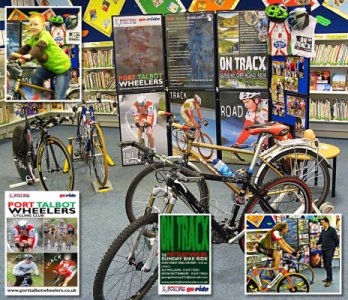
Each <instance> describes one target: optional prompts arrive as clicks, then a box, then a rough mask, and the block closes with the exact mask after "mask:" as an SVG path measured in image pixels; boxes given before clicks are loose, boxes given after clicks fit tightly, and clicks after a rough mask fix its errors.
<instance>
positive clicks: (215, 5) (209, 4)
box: [189, 0, 240, 12]
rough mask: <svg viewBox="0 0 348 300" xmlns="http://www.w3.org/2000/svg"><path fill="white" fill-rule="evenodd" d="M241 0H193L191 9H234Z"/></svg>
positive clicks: (194, 10)
mask: <svg viewBox="0 0 348 300" xmlns="http://www.w3.org/2000/svg"><path fill="white" fill-rule="evenodd" d="M239 1H240V0H193V1H192V3H191V5H190V8H189V11H190V12H197V11H218V10H234V9H235V8H236V6H237V5H238V3H239Z"/></svg>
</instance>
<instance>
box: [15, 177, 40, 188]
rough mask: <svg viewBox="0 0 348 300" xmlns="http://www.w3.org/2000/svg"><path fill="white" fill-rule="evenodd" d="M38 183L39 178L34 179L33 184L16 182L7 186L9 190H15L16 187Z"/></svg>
mask: <svg viewBox="0 0 348 300" xmlns="http://www.w3.org/2000/svg"><path fill="white" fill-rule="evenodd" d="M38 182H40V179H39V178H35V181H34V182H30V183H29V182H28V181H22V182H18V183H14V184H10V185H9V188H10V189H15V188H18V187H21V186H26V185H34V184H36V183H38Z"/></svg>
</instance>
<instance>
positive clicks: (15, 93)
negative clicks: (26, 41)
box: [6, 53, 80, 101]
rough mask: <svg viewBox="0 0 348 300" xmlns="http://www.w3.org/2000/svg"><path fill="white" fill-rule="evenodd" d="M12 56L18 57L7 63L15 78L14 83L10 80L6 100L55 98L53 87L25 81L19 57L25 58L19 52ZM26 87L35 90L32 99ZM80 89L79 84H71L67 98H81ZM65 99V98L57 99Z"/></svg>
mask: <svg viewBox="0 0 348 300" xmlns="http://www.w3.org/2000/svg"><path fill="white" fill-rule="evenodd" d="M11 56H13V57H16V58H17V59H15V60H11V61H9V62H8V63H7V70H8V71H9V73H11V74H12V76H11V77H13V78H14V80H13V84H12V86H11V83H10V82H9V83H8V84H9V86H10V88H8V90H7V95H6V100H7V101H11V100H54V91H53V90H52V89H49V88H46V87H42V86H39V85H36V84H33V83H29V82H25V81H23V69H22V66H21V64H20V63H19V61H18V59H19V58H21V59H25V57H23V56H22V55H21V54H19V53H12V54H11ZM25 88H30V89H31V90H32V91H33V93H34V94H33V95H32V99H29V98H28V96H27V95H26V93H25ZM79 99H80V89H79V87H78V86H77V85H75V86H71V87H70V88H69V89H68V90H67V93H66V100H79ZM57 100H64V99H57Z"/></svg>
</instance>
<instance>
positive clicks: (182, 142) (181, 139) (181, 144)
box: [175, 129, 187, 152]
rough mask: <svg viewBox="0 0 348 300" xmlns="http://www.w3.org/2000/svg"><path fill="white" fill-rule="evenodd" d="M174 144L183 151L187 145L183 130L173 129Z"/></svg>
mask: <svg viewBox="0 0 348 300" xmlns="http://www.w3.org/2000/svg"><path fill="white" fill-rule="evenodd" d="M175 141H176V146H177V148H178V150H179V151H180V152H184V151H185V149H186V147H187V138H186V135H185V132H184V131H182V130H178V129H176V130H175Z"/></svg>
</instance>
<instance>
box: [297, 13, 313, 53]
mask: <svg viewBox="0 0 348 300" xmlns="http://www.w3.org/2000/svg"><path fill="white" fill-rule="evenodd" d="M316 25H317V20H316V18H314V17H312V16H309V24H308V26H307V27H305V28H303V29H302V30H295V29H294V30H292V31H291V52H292V54H293V55H298V56H303V57H308V58H312V57H315V39H314V31H315V26H316Z"/></svg>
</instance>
